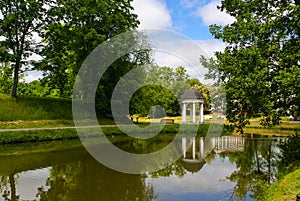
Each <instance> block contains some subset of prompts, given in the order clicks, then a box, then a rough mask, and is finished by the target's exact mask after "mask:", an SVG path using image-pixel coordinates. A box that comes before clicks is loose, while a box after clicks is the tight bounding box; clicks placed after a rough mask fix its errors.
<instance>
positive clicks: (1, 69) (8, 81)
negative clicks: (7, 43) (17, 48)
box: [0, 62, 13, 94]
mask: <svg viewBox="0 0 300 201" xmlns="http://www.w3.org/2000/svg"><path fill="white" fill-rule="evenodd" d="M12 81H13V79H12V69H11V68H10V65H9V63H7V62H4V63H1V64H0V83H1V85H0V94H9V93H10V92H11V86H12Z"/></svg>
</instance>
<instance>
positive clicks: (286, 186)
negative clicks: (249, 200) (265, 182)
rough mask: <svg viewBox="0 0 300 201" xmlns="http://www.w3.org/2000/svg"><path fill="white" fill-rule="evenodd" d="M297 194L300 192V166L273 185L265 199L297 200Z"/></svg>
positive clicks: (279, 200) (274, 200) (273, 200)
mask: <svg viewBox="0 0 300 201" xmlns="http://www.w3.org/2000/svg"><path fill="white" fill-rule="evenodd" d="M297 194H300V168H299V169H297V170H295V171H293V172H291V173H289V174H287V175H285V176H284V177H283V178H282V179H280V180H279V181H278V182H276V183H275V184H274V185H272V187H271V189H270V190H269V192H268V194H267V195H266V199H265V200H268V201H287V200H296V196H297Z"/></svg>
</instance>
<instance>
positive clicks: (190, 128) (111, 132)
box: [0, 124, 233, 144]
mask: <svg viewBox="0 0 300 201" xmlns="http://www.w3.org/2000/svg"><path fill="white" fill-rule="evenodd" d="M143 126H144V127H145V126H146V125H143ZM157 128H161V131H160V132H159V130H147V129H143V130H140V127H135V126H123V127H122V130H123V131H125V133H138V134H141V135H147V134H149V133H152V132H153V133H155V134H156V133H160V134H170V135H175V134H177V133H178V134H180V135H191V134H195V131H197V136H206V134H207V132H208V130H210V133H211V135H212V136H220V134H221V135H230V134H231V133H232V131H233V129H232V128H231V127H228V126H225V127H224V128H222V126H221V125H217V124H216V125H213V126H211V125H210V124H200V125H179V124H172V125H165V126H163V125H160V124H157V127H156V129H157ZM101 129H102V131H103V133H104V134H105V135H106V136H108V137H112V136H125V134H124V132H123V131H122V130H121V129H120V128H119V127H116V126H109V127H102V128H101ZM221 129H222V133H220V131H221ZM84 133H86V136H90V137H92V136H95V135H96V134H97V133H98V130H97V129H95V128H84ZM76 138H78V134H77V131H76V129H75V128H68V129H43V130H36V129H33V130H21V131H5V132H0V144H12V143H21V142H41V141H50V140H66V139H76Z"/></svg>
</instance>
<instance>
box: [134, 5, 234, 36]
mask: <svg viewBox="0 0 300 201" xmlns="http://www.w3.org/2000/svg"><path fill="white" fill-rule="evenodd" d="M219 4H220V0H134V2H133V6H134V8H135V12H136V14H138V16H139V20H140V21H141V27H143V28H154V27H155V28H166V29H172V30H174V31H177V32H180V33H182V34H184V35H186V36H187V37H189V38H191V39H193V40H208V39H213V37H212V35H211V34H210V33H209V28H208V26H209V25H210V24H220V25H225V24H228V23H231V22H233V18H231V17H230V16H229V15H227V14H225V13H221V12H220V11H219V10H218V9H217V8H216V7H217V5H219Z"/></svg>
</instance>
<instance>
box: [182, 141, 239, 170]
mask: <svg viewBox="0 0 300 201" xmlns="http://www.w3.org/2000/svg"><path fill="white" fill-rule="evenodd" d="M181 145H182V155H183V158H182V161H181V162H182V166H183V167H184V168H185V169H186V170H188V171H190V172H198V171H199V170H200V169H201V168H202V167H203V165H204V164H205V163H206V161H207V159H208V158H209V157H210V155H212V154H214V153H224V152H237V151H243V150H244V138H243V137H233V136H224V137H211V138H203V137H200V138H195V137H192V138H188V137H183V138H182V141H181Z"/></svg>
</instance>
